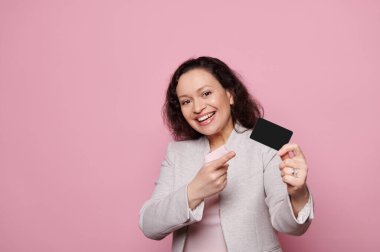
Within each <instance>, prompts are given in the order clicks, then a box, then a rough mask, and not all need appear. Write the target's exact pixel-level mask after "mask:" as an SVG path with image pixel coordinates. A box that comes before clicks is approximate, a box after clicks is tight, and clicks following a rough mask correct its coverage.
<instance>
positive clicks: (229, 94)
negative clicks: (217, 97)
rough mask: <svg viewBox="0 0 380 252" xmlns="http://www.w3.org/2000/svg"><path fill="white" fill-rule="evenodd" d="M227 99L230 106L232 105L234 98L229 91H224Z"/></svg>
mask: <svg viewBox="0 0 380 252" xmlns="http://www.w3.org/2000/svg"><path fill="white" fill-rule="evenodd" d="M226 93H227V97H228V99H230V105H234V97H233V95H232V94H231V92H230V91H226Z"/></svg>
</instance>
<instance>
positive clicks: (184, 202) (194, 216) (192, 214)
mask: <svg viewBox="0 0 380 252" xmlns="http://www.w3.org/2000/svg"><path fill="white" fill-rule="evenodd" d="M173 145H174V144H173V142H171V143H170V144H169V145H168V149H167V153H166V158H165V160H164V161H163V163H162V165H161V171H160V175H159V178H158V180H157V181H156V182H155V189H154V191H153V194H152V197H151V198H150V199H149V200H148V201H146V202H145V203H144V204H143V206H142V208H141V209H140V221H139V227H140V229H141V230H142V232H143V233H144V235H145V236H146V237H148V238H150V239H154V240H161V239H163V238H164V237H166V236H167V235H168V234H170V233H171V232H173V231H175V230H177V229H180V228H182V227H184V226H186V225H190V224H192V223H194V222H197V221H200V220H201V219H202V215H203V209H204V202H203V201H202V203H201V204H200V205H198V206H197V208H195V209H194V210H191V209H190V208H189V205H188V198H187V184H186V185H183V186H181V187H180V188H178V189H177V190H174V175H175V174H174V172H175V155H174V147H175V146H173Z"/></svg>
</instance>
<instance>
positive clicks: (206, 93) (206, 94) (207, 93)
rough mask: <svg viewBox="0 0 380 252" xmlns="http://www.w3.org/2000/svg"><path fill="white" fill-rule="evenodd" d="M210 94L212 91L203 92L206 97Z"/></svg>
mask: <svg viewBox="0 0 380 252" xmlns="http://www.w3.org/2000/svg"><path fill="white" fill-rule="evenodd" d="M210 94H211V91H205V92H203V94H202V96H203V97H206V96H209V95H210Z"/></svg>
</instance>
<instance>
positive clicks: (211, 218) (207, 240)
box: [184, 145, 228, 252]
mask: <svg viewBox="0 0 380 252" xmlns="http://www.w3.org/2000/svg"><path fill="white" fill-rule="evenodd" d="M227 152H228V151H227V149H226V147H225V146H224V145H223V146H221V147H219V148H218V149H216V150H214V151H212V152H210V153H208V154H207V155H206V157H205V163H207V162H210V161H213V160H215V159H218V158H220V157H221V156H223V155H224V154H226V153H227ZM204 202H205V206H204V211H203V217H202V220H201V221H199V222H196V223H194V224H192V225H189V227H188V230H187V237H186V242H185V247H184V252H203V251H205V252H212V251H218V252H227V247H226V243H225V241H224V236H223V231H222V226H221V225H220V218H219V194H215V195H213V196H211V197H208V198H206V199H205V200H204Z"/></svg>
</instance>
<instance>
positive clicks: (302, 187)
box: [278, 143, 309, 205]
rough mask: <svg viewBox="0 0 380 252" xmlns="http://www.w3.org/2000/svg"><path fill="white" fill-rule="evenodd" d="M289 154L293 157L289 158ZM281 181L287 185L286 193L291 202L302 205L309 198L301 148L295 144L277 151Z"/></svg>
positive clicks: (305, 168) (305, 166)
mask: <svg viewBox="0 0 380 252" xmlns="http://www.w3.org/2000/svg"><path fill="white" fill-rule="evenodd" d="M289 153H292V154H293V155H292V156H290V155H289ZM278 155H279V156H280V157H281V159H282V162H281V163H280V170H281V177H282V181H284V182H285V183H286V184H287V188H288V193H289V195H290V197H291V199H292V201H294V200H295V201H298V202H299V203H301V205H303V203H306V202H307V200H308V198H309V192H308V190H307V186H306V178H307V164H306V159H305V156H304V154H303V152H302V150H301V148H300V147H299V146H298V145H297V144H295V143H288V144H285V145H284V146H282V147H281V149H280V150H279V151H278Z"/></svg>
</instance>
